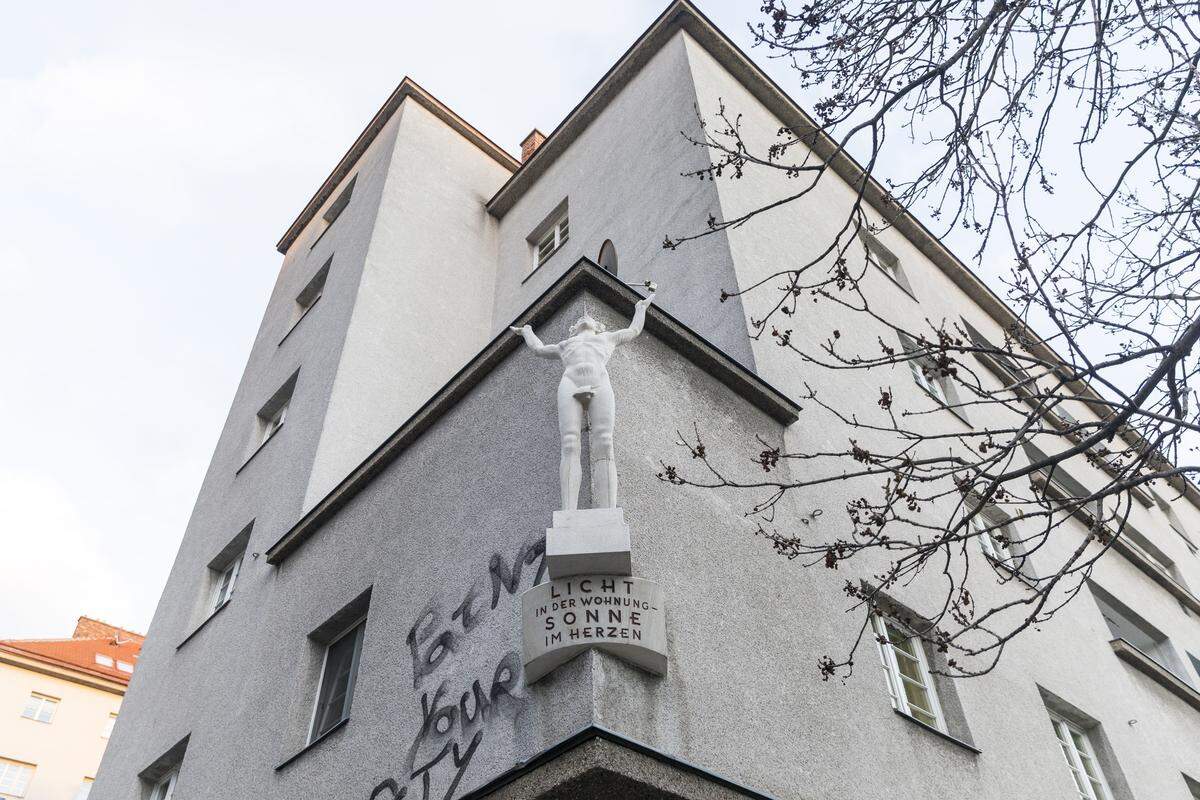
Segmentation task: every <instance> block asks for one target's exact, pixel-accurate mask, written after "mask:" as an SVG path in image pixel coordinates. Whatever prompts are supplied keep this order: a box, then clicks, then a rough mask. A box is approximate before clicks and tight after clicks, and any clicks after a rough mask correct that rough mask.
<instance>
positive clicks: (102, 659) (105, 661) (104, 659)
mask: <svg viewBox="0 0 1200 800" xmlns="http://www.w3.org/2000/svg"><path fill="white" fill-rule="evenodd" d="M96 663H97V664H99V665H100V666H102V667H108V668H109V669H112V666H113V660H112V656H106V655H104V654H103V653H96Z"/></svg>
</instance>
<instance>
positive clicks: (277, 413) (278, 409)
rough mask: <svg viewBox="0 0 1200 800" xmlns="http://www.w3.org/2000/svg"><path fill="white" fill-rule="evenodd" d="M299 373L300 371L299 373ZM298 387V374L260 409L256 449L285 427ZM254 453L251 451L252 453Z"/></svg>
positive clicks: (289, 379)
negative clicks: (293, 395) (294, 392)
mask: <svg viewBox="0 0 1200 800" xmlns="http://www.w3.org/2000/svg"><path fill="white" fill-rule="evenodd" d="M297 374H298V373H297ZM295 388H296V374H293V375H292V377H290V378H288V379H287V382H285V383H284V384H283V386H280V387H279V389H277V390H276V391H275V394H273V395H271V399H270V400H268V401H267V402H266V403H265V404H264V405H263V407H262V408H261V409H259V411H258V422H257V424H258V431H257V436H256V438H255V443H254V451H257V450H258V448H260V447H262V446H263V445H264V444H266V443H267V442H269V441H270V440H271V437H273V436H274V435H275V434H276V433H278V432H279V429H280V428H282V427H283V423H284V421H285V420H287V412H288V406H289V405H290V404H291V402H292V392H293V391H294V390H295ZM253 454H254V453H253V452H251V455H253Z"/></svg>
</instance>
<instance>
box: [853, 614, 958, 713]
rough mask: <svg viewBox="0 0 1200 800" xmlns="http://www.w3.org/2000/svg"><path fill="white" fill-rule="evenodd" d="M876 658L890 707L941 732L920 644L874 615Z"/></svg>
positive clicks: (890, 623)
mask: <svg viewBox="0 0 1200 800" xmlns="http://www.w3.org/2000/svg"><path fill="white" fill-rule="evenodd" d="M871 623H872V625H873V626H874V628H875V642H876V644H877V645H878V646H879V658H880V661H881V663H882V664H883V671H884V673H885V674H886V676H887V687H888V694H889V695H891V698H892V705H893V706H894V707H895V709H896V710H897V711H899V712H901V713H902V714H907V715H908V716H910V717H912V718H913V719H916V720H917V721H919V722H923V723H925V724H926V725H928V726H930V727H931V728H937V729H938V730H940V731H945V729H946V727H945V723H944V721H943V719H942V711H941V707H940V706H939V705H938V698H937V690H936V689H935V688H934V686H933V679H932V678H931V677H930V675H929V665H928V661H927V660H926V657H925V648H924V647H923V646H922V645H921V640H920V639H919V638H917V637H916V636H913V635H911V634H909V633H908V632H907V631H906V630H904V629H903V628H902V627H901V626H900V624H899V623H897V622H895V621H894V620H891V619H888V618H887V617H884V616H882V615H879V614H876V615H874V616H872V617H871Z"/></svg>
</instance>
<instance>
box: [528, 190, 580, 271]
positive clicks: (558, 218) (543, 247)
mask: <svg viewBox="0 0 1200 800" xmlns="http://www.w3.org/2000/svg"><path fill="white" fill-rule="evenodd" d="M570 238H571V226H570V222H569V220H568V218H567V205H566V202H565V201H564V202H563V204H562V205H561V206H560V207H559V208H558V209H556V210H555V212H554V213H553V214H551V216H550V218H549V219H548V220H547V221H546V222H543V223H542V224H541V225H539V226H538V228H537V230H536V231H535V232H534V234H533V235H532V236H530V237H529V241H530V242H531V243H532V244H533V268H534V269H537V268H538V267H540V266H541V265H542V264H545V263H546V262H547V261H549V260H550V257H551V256H553V255H554V254H555V253H557V252H558V250H559V248H561V247H562V246H563V245H564V244H566V243H567V240H568V239H570Z"/></svg>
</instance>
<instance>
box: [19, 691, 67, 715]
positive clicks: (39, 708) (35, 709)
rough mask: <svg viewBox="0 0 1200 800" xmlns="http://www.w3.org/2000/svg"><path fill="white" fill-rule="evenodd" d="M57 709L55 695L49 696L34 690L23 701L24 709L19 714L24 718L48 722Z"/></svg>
mask: <svg viewBox="0 0 1200 800" xmlns="http://www.w3.org/2000/svg"><path fill="white" fill-rule="evenodd" d="M57 710H58V698H57V697H50V696H49V695H45V694H38V693H37V692H34V693H33V694H31V695H29V699H28V700H26V701H25V710H24V711H22V712H21V716H22V717H25V719H32V720H36V721H37V722H49V721H50V720H52V719H54V712H55V711H57Z"/></svg>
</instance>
